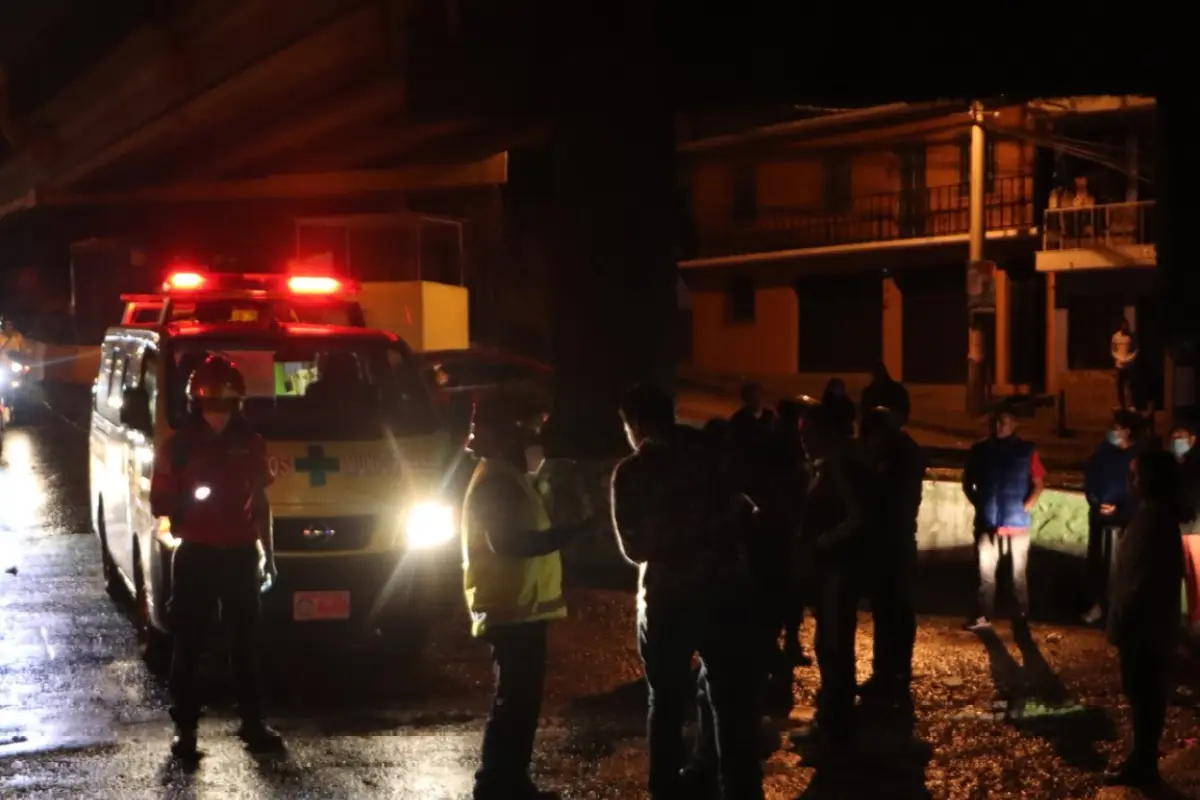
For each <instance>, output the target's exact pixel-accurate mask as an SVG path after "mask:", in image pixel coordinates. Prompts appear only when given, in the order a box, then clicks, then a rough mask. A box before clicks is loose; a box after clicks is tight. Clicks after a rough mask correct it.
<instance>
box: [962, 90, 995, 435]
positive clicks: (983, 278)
mask: <svg viewBox="0 0 1200 800" xmlns="http://www.w3.org/2000/svg"><path fill="white" fill-rule="evenodd" d="M983 113H984V112H983V104H982V103H979V102H974V103H972V104H971V175H970V211H969V213H970V236H969V242H970V243H969V253H968V256H967V403H966V405H967V413H968V414H970V415H971V416H979V415H981V414H983V413H984V411H985V410H986V408H987V398H988V390H987V389H988V387H987V384H988V380H989V374H988V373H989V371H990V370H989V367H988V357H987V355H988V354H987V351H988V348H987V335H986V331H987V330H988V326H989V325H991V326H992V327H991V329H992V330H995V319H996V295H995V282H994V277H993V276H994V270H995V265H993V264H990V263H989V262H986V261H984V260H983V243H984V240H985V239H986V236H987V229H986V227H985V220H984V213H983V211H984V202H985V194H984V188H985V185H984V184H985V181H986V178H987V175H986V173H987V163H986V157H985V154H986V152H987V148H986V147H985V140H984V130H983Z"/></svg>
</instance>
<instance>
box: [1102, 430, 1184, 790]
mask: <svg viewBox="0 0 1200 800" xmlns="http://www.w3.org/2000/svg"><path fill="white" fill-rule="evenodd" d="M1131 477H1132V483H1133V485H1132V487H1131V488H1132V492H1133V493H1134V494H1135V495H1136V496H1137V498H1138V500H1139V501H1140V502H1139V504H1138V508H1137V511H1136V512H1134V515H1133V518H1132V519H1131V520H1130V522H1129V525H1128V526H1127V527H1126V529H1125V533H1124V534H1123V535H1122V536H1121V539H1120V542H1119V543H1118V544H1117V562H1116V570H1115V571H1114V573H1113V586H1112V609H1111V610H1110V613H1109V619H1108V637H1109V641H1110V642H1111V643H1112V644H1113V645H1115V646H1116V647H1117V649H1118V650H1119V651H1120V657H1121V685H1122V689H1123V691H1124V692H1125V696H1126V697H1128V698H1129V705H1130V707H1131V710H1132V716H1133V750H1132V751H1131V752H1130V754H1129V756H1128V757H1127V758H1126V759H1125V761H1124V762H1123V763H1122V764H1121V765H1120V767H1118V768H1117V770H1116V771H1115V772H1113V773H1111V774H1110V775H1109V776H1108V779H1107V782H1108V783H1110V784H1113V785H1122V786H1137V787H1150V786H1153V785H1154V784H1157V783H1158V782H1159V774H1158V745H1159V740H1160V739H1161V738H1162V732H1163V727H1164V725H1165V722H1166V713H1167V700H1168V696H1169V694H1170V692H1169V686H1170V677H1169V676H1170V663H1171V658H1172V655H1173V653H1174V650H1175V645H1176V639H1177V635H1178V631H1179V582H1180V580H1181V579H1182V577H1183V552H1182V550H1181V549H1180V546H1179V520H1180V517H1181V516H1186V513H1184V509H1183V506H1182V502H1181V497H1180V495H1181V484H1180V471H1179V467H1178V465H1177V464H1176V463H1175V460H1174V459H1173V458H1172V457H1171V455H1170V454H1169V453H1163V452H1154V453H1143V454H1141V455H1139V456H1138V457H1137V458H1136V459H1135V460H1134V462H1133V471H1132V476H1131Z"/></svg>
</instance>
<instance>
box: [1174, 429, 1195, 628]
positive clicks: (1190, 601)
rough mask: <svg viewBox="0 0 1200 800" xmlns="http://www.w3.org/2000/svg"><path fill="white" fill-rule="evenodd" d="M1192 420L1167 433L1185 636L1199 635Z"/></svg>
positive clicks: (1193, 430)
mask: <svg viewBox="0 0 1200 800" xmlns="http://www.w3.org/2000/svg"><path fill="white" fill-rule="evenodd" d="M1196 429H1197V425H1196V422H1195V420H1181V421H1179V422H1177V423H1176V425H1175V429H1174V430H1172V431H1171V440H1170V445H1171V452H1172V453H1173V454H1174V456H1175V459H1176V460H1177V461H1178V462H1179V468H1180V480H1181V486H1182V492H1183V506H1184V510H1185V512H1186V513H1185V515H1184V517H1185V521H1184V522H1183V525H1182V526H1181V527H1180V533H1182V534H1183V570H1184V583H1185V584H1186V588H1187V607H1188V633H1189V634H1192V635H1197V634H1200V450H1197V448H1196Z"/></svg>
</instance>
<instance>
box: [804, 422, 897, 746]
mask: <svg viewBox="0 0 1200 800" xmlns="http://www.w3.org/2000/svg"><path fill="white" fill-rule="evenodd" d="M802 433H803V436H804V449H805V452H807V453H808V455H809V458H810V459H812V475H813V477H812V481H811V483H810V484H809V490H808V502H807V505H806V507H805V513H804V537H805V539H806V540H808V542H809V545H810V546H811V547H812V550H813V552H814V554H815V555H814V563H813V571H814V574H815V575H816V587H815V588H816V616H817V666H818V667H819V668H820V671H821V688H820V690H819V691H818V692H817V714H816V719H815V723H814V726H813V731H812V734H813V735H815V736H816V737H817V738H819V739H820V740H822V741H824V742H825V743H826V744H828V745H829V746H831V747H833V748H834V749H835V750H841V749H843V748H844V747H845V746H846V745H848V744H849V743H850V742H851V740H852V738H853V733H854V698H855V693H856V689H857V680H856V675H855V673H856V660H855V652H854V640H855V635H856V633H857V631H858V601H859V598H860V596H861V592H862V589H863V576H864V573H865V571H866V569H865V567H866V563H867V560H866V553H867V552H869V549H870V547H871V546H872V544H873V540H874V539H875V537H876V536H877V535H878V529H879V526H880V522H881V519H880V502H879V492H878V490H877V486H876V483H877V479H876V477H875V476H874V474H873V473H872V472H871V470H870V467H868V466H867V464H866V463H865V461H864V460H863V459H862V458H861V457H860V456H859V454H858V452H857V447H856V444H855V442H854V441H853V440H850V439H847V438H846V437H845V436H844V435H843V434H842V429H841V428H840V420H839V419H838V418H837V417H836V416H834V415H832V414H830V413H829V412H828V410H827V409H825V408H824V407H822V408H820V409H815V410H814V411H812V412H811V413H810V414H809V415H808V418H807V419H806V420H805V423H804V429H803V431H802Z"/></svg>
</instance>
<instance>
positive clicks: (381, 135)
mask: <svg viewBox="0 0 1200 800" xmlns="http://www.w3.org/2000/svg"><path fill="white" fill-rule="evenodd" d="M473 124H475V123H474V122H472V121H471V120H446V121H443V122H432V123H425V124H419V123H415V122H414V123H412V124H408V125H403V124H401V125H381V126H378V127H374V128H371V129H367V130H363V131H359V132H356V133H352V134H350V135H349V136H347V137H345V138H344V139H340V140H338V141H331V142H329V143H328V144H321V145H319V146H318V147H317V148H316V149H315V150H313V151H309V152H306V153H304V166H305V167H308V168H322V169H353V168H355V167H358V166H361V165H362V164H368V163H370V162H372V161H375V160H377V159H380V158H383V157H384V156H386V155H388V154H390V153H402V152H404V151H405V150H411V149H413V148H417V147H421V146H422V145H425V144H428V143H429V142H432V141H435V140H437V139H441V138H444V137H447V136H454V135H456V134H459V133H462V132H463V131H466V130H468V129H469V128H470V127H471V126H472V125H473Z"/></svg>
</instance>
